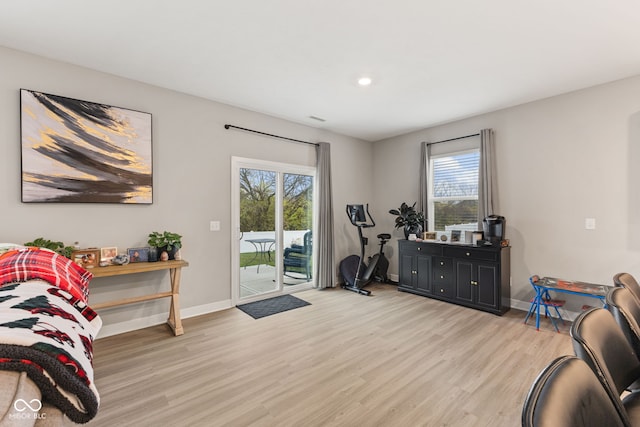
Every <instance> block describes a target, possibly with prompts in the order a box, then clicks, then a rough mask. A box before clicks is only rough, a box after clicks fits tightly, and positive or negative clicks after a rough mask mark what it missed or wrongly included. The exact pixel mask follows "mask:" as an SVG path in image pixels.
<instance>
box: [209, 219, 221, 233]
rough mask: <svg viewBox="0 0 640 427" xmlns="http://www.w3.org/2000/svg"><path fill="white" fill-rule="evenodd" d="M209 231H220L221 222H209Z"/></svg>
mask: <svg viewBox="0 0 640 427" xmlns="http://www.w3.org/2000/svg"><path fill="white" fill-rule="evenodd" d="M209 230H210V231H220V221H211V222H209Z"/></svg>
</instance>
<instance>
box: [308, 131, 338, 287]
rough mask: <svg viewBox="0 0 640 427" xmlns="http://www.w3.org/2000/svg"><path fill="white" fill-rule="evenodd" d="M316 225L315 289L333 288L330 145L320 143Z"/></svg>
mask: <svg viewBox="0 0 640 427" xmlns="http://www.w3.org/2000/svg"><path fill="white" fill-rule="evenodd" d="M316 151H317V153H318V155H317V164H316V173H317V183H318V188H317V194H318V201H317V203H318V213H319V217H318V225H317V227H316V228H317V232H316V236H315V237H314V239H313V240H314V244H315V245H316V252H317V254H318V259H317V262H316V264H315V273H316V274H315V277H316V287H317V288H319V289H324V288H333V287H334V286H335V275H336V266H335V260H334V258H333V257H334V250H333V242H334V238H333V190H332V188H331V144H329V143H328V142H320V143H319V144H318V146H317V148H316Z"/></svg>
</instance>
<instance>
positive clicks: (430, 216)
mask: <svg viewBox="0 0 640 427" xmlns="http://www.w3.org/2000/svg"><path fill="white" fill-rule="evenodd" d="M471 153H478V156H480V155H481V153H480V147H479V146H475V144H474V146H473V147H466V148H458V149H452V150H446V151H445V150H443V151H442V152H439V153H437V154H431V155H430V156H429V177H428V180H429V181H428V183H429V185H428V188H427V223H428V224H427V228H428V231H440V232H444V231H445V230H436V229H435V225H436V221H435V220H436V217H435V203H436V202H447V201H453V200H460V201H464V200H476V201H479V194H476V195H475V196H455V197H454V196H447V197H435V196H434V191H433V190H434V184H435V180H434V172H435V171H434V169H435V168H434V165H433V164H434V160H436V159H440V158H443V157H454V156H460V155H465V154H471ZM479 174H480V159H479V158H478V176H479Z"/></svg>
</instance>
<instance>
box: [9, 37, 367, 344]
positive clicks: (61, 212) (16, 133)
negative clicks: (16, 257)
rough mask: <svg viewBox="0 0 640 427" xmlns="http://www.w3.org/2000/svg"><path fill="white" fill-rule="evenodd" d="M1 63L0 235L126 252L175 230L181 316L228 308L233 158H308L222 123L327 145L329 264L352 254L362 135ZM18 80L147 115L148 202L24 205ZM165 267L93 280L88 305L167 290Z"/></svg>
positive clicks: (129, 317) (100, 76)
mask: <svg viewBox="0 0 640 427" xmlns="http://www.w3.org/2000/svg"><path fill="white" fill-rule="evenodd" d="M0 64H2V79H0V147H1V151H0V152H1V153H2V154H1V155H0V156H1V157H0V182H1V183H2V184H1V186H2V187H1V188H2V191H1V192H0V206H2V221H1V222H0V241H5V242H16V243H24V242H26V241H29V240H32V239H34V238H36V237H44V238H47V239H52V240H61V241H63V242H65V243H67V244H70V243H72V242H74V241H79V242H80V245H81V246H82V247H105V246H117V247H118V248H119V249H121V250H124V249H126V248H127V247H137V246H146V240H147V235H148V233H149V232H151V231H164V230H168V231H173V232H177V233H180V234H182V235H183V236H184V237H183V244H184V248H183V250H182V255H183V257H184V259H186V260H187V261H189V263H190V266H189V267H188V268H186V269H184V270H183V272H182V287H181V305H182V312H183V315H185V316H191V315H195V314H200V313H203V312H207V311H212V310H217V309H221V308H226V307H228V306H229V304H230V298H231V291H230V286H231V283H230V280H231V272H230V265H231V254H230V246H231V245H230V238H231V231H230V226H229V224H230V215H231V210H230V205H229V204H230V198H231V195H230V186H231V176H230V174H231V157H232V156H240V157H248V158H258V159H264V160H271V161H278V162H285V163H295V164H301V165H313V164H315V149H314V147H312V146H308V145H304V144H295V143H289V142H285V141H281V140H277V139H273V138H269V137H264V136H258V135H255V134H250V133H247V132H242V131H237V130H225V129H224V124H225V123H231V124H235V125H238V126H242V127H248V128H253V129H257V130H261V131H264V132H269V133H274V134H279V135H283V136H287V137H291V138H295V139H301V140H308V141H328V142H330V143H331V152H332V162H333V165H332V166H333V168H332V175H333V183H334V194H335V196H334V207H335V218H336V244H337V250H336V252H337V254H336V260H337V261H338V260H340V259H342V258H343V257H344V256H346V254H347V253H348V252H350V250H351V246H352V245H353V242H352V239H351V237H350V236H345V234H344V232H343V230H344V228H345V227H346V224H348V222H347V218H346V215H345V214H344V212H343V211H344V204H345V203H347V201H353V200H363V199H365V200H370V195H371V190H370V188H371V182H372V177H373V174H372V170H371V167H370V165H371V161H372V150H373V148H372V145H371V144H370V143H368V142H365V141H360V140H357V139H354V138H350V137H345V136H341V135H337V134H332V133H329V132H326V131H323V130H320V129H316V128H311V127H307V126H303V125H299V124H294V123H291V122H288V121H285V120H281V119H277V118H273V117H269V116H266V115H263V114H258V113H254V112H249V111H246V110H242V109H239V108H235V107H231V106H228V105H224V104H220V103H216V102H212V101H208V100H205V99H202V98H198V97H194V96H189V95H185V94H181V93H177V92H173V91H169V90H165V89H161V88H158V87H154V86H150V85H147V84H142V83H139V82H135V81H131V80H127V79H122V78H118V77H114V76H112V75H109V74H104V73H100V72H96V71H92V70H89V69H85V68H81V67H77V66H73V65H69V64H64V63H61V62H57V61H53V60H48V59H45V58H42V57H38V56H33V55H29V54H26V53H23V52H18V51H15V50H10V49H6V48H2V47H0ZM185 78H188V76H185ZM21 88H24V89H32V90H38V91H42V92H46V93H51V94H56V95H62V96H67V97H71V98H77V99H82V100H87V101H92V102H99V103H105V104H109V105H114V106H118V107H124V108H130V109H134V110H139V111H144V112H149V113H151V114H152V115H153V181H154V200H153V204H152V205H139V206H128V205H109V204H23V203H21V201H20V112H19V110H20V103H19V89H21ZM301 114H303V115H306V114H307V113H304V112H301ZM211 220H218V221H220V222H221V231H220V232H210V231H209V221H211ZM349 227H351V226H350V225H349ZM349 233H351V234H353V232H352V230H349ZM163 274H165V275H166V273H158V274H147V275H136V276H131V277H130V278H129V279H130V280H131V281H130V282H128V283H122V278H108V279H98V280H94V281H93V282H92V284H91V297H90V302H100V301H102V300H105V299H111V298H115V297H125V296H131V295H134V294H139V293H148V292H149V291H150V290H153V289H159V288H164V287H166V286H167V283H166V279H165V280H164V283H162V282H161V284H158V282H159V281H158V279H159V278H163ZM167 312H168V300H159V301H151V302H147V303H142V304H135V305H129V306H124V307H119V308H114V309H109V310H104V311H103V312H101V313H100V314H101V315H102V317H103V320H104V323H105V328H104V330H105V333H103V334H102V335H103V336H104V335H106V334H110V333H113V332H117V331H122V330H127V329H134V328H137V327H142V326H145V325H148V324H152V323H158V322H162V321H163V319H166V313H167Z"/></svg>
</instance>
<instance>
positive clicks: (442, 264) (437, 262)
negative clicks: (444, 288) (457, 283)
mask: <svg viewBox="0 0 640 427" xmlns="http://www.w3.org/2000/svg"><path fill="white" fill-rule="evenodd" d="M452 280H453V259H452V258H444V257H433V281H434V282H435V283H449V282H451V281H452Z"/></svg>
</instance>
